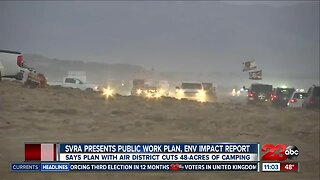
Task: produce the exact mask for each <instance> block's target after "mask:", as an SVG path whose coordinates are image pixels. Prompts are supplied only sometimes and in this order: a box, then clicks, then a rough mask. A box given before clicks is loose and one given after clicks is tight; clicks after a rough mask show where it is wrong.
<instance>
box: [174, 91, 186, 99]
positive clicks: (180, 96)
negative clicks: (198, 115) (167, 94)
mask: <svg viewBox="0 0 320 180" xmlns="http://www.w3.org/2000/svg"><path fill="white" fill-rule="evenodd" d="M183 96H184V91H183V90H182V89H177V90H176V98H178V99H181V98H183Z"/></svg>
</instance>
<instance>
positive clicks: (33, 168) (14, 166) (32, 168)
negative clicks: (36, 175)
mask: <svg viewBox="0 0 320 180" xmlns="http://www.w3.org/2000/svg"><path fill="white" fill-rule="evenodd" d="M10 171H11V172H39V171H40V163H11V164H10Z"/></svg>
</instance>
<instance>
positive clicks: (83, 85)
mask: <svg viewBox="0 0 320 180" xmlns="http://www.w3.org/2000/svg"><path fill="white" fill-rule="evenodd" d="M48 84H49V85H51V86H62V87H71V88H77V89H81V90H88V89H91V90H93V91H100V88H99V86H98V85H96V84H89V83H87V76H86V74H85V72H82V71H70V72H69V73H68V76H67V77H64V78H63V81H62V83H61V82H48Z"/></svg>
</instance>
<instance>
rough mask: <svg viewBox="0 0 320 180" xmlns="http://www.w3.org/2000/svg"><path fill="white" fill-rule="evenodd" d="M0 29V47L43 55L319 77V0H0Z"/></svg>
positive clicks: (159, 67) (170, 67) (171, 67)
mask: <svg viewBox="0 0 320 180" xmlns="http://www.w3.org/2000/svg"><path fill="white" fill-rule="evenodd" d="M0 26H1V28H0V49H8V50H17V51H22V52H23V53H37V54H41V55H44V56H47V57H50V58H59V59H70V60H83V61H100V62H106V63H130V64H138V65H142V66H144V67H146V68H151V67H153V68H155V69H156V70H158V71H197V72H199V71H205V72H211V71H219V72H221V71H230V72H241V70H242V69H241V68H242V67H241V63H242V62H243V61H244V60H245V59H246V58H254V59H256V61H257V65H258V68H259V69H262V70H263V71H264V72H266V73H276V74H277V73H280V72H285V73H289V74H294V73H296V74H308V75H312V76H313V77H317V76H318V75H319V1H309V2H303V1H301V2H298V1H291V2H284V1H281V2H276V1H270V2H261V1H247V2H244V1H241V2H239V1H238V2H232V1H211V2H209V1H202V2H195V1H185V2H183V1H174V2H169V1H151V2H146V1H122V2H112V1H109V2H103V1H98V2H89V1H81V2H72V1H57V2H52V1H50V2H49V1H47V2H41V1H34V2H31V1H29V2H28V1H27V2H18V1H14V2H3V1H1V2H0Z"/></svg>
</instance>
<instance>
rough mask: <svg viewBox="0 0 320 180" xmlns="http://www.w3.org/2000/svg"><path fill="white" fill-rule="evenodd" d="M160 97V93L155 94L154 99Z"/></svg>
mask: <svg viewBox="0 0 320 180" xmlns="http://www.w3.org/2000/svg"><path fill="white" fill-rule="evenodd" d="M161 96H162V94H161V93H160V92H157V93H156V94H155V96H154V97H155V98H160V97H161Z"/></svg>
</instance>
